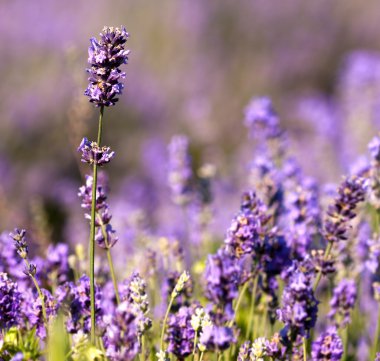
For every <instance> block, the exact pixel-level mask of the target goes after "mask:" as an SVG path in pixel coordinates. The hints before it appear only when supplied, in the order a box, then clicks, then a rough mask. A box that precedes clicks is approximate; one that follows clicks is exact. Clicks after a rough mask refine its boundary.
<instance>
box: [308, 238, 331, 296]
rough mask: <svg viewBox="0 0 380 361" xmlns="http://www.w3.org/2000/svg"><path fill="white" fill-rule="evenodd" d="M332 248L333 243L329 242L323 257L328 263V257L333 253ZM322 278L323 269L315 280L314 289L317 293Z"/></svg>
mask: <svg viewBox="0 0 380 361" xmlns="http://www.w3.org/2000/svg"><path fill="white" fill-rule="evenodd" d="M332 246H333V243H332V242H329V243H328V244H327V247H326V250H325V254H324V256H323V260H324V261H326V260H327V257H328V256H329V254H330V252H331V249H332ZM321 277H322V269H320V270H319V272H318V274H317V277H316V279H315V282H314V287H313V291H314V292H315V291H316V290H317V288H318V284H319V282H320V280H321Z"/></svg>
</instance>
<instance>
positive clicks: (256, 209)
mask: <svg viewBox="0 0 380 361" xmlns="http://www.w3.org/2000/svg"><path fill="white" fill-rule="evenodd" d="M265 212H266V207H265V206H264V204H263V203H262V202H261V201H260V200H259V199H258V198H257V197H256V193H254V192H246V193H244V194H243V196H242V202H241V210H240V212H239V213H238V214H237V216H236V217H235V218H234V219H233V220H232V223H231V226H230V228H229V229H228V230H227V235H226V239H225V241H224V243H225V245H226V249H227V251H228V252H229V253H230V254H232V255H233V256H235V257H237V258H240V257H241V256H242V255H244V254H252V253H254V252H255V249H257V248H259V247H260V246H259V245H260V244H261V243H262V235H263V234H264V235H265V233H267V230H266V227H265V226H266V224H267V223H268V221H269V219H270V217H268V216H267V215H266V213H265Z"/></svg>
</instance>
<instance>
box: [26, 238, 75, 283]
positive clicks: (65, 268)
mask: <svg viewBox="0 0 380 361" xmlns="http://www.w3.org/2000/svg"><path fill="white" fill-rule="evenodd" d="M68 257H69V247H68V245H67V244H65V243H58V244H56V245H49V247H48V249H47V251H46V259H41V258H37V259H36V258H35V259H34V260H33V262H34V263H35V264H36V268H37V273H36V277H37V279H38V280H39V281H40V282H41V283H42V284H43V285H47V286H49V287H55V286H57V285H61V284H63V283H65V282H66V281H68V279H69V273H70V267H69V263H68Z"/></svg>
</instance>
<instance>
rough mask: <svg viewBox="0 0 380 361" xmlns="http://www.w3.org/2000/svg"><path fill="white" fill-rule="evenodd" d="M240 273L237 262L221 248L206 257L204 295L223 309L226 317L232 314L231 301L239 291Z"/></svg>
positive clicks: (229, 317)
mask: <svg viewBox="0 0 380 361" xmlns="http://www.w3.org/2000/svg"><path fill="white" fill-rule="evenodd" d="M241 274H242V270H241V266H240V265H239V263H238V262H237V261H236V259H235V258H234V257H232V256H231V255H230V254H229V253H227V252H226V251H225V250H223V249H220V250H219V251H218V252H217V253H216V254H215V255H212V256H209V257H208V259H207V263H206V269H205V272H204V279H205V281H206V289H205V295H206V297H207V298H208V299H209V300H210V301H212V302H213V303H214V304H215V305H216V306H217V307H218V308H220V309H222V310H224V312H225V315H226V317H227V318H228V319H231V318H232V317H233V315H234V312H233V308H232V302H233V300H234V299H235V298H236V297H237V295H238V293H239V285H240V282H241Z"/></svg>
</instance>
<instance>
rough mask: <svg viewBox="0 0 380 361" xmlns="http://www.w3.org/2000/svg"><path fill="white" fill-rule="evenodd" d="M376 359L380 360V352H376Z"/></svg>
mask: <svg viewBox="0 0 380 361" xmlns="http://www.w3.org/2000/svg"><path fill="white" fill-rule="evenodd" d="M375 361H380V352H377V353H376V357H375Z"/></svg>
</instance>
